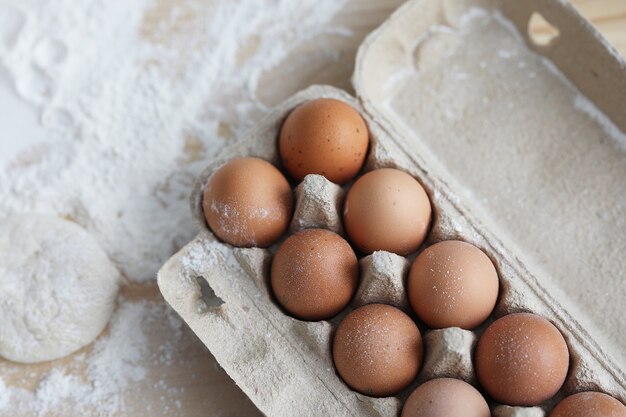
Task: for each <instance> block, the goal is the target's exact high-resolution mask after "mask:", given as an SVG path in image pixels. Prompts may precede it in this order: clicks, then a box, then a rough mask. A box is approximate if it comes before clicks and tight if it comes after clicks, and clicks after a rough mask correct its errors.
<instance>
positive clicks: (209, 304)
mask: <svg viewBox="0 0 626 417" xmlns="http://www.w3.org/2000/svg"><path fill="white" fill-rule="evenodd" d="M196 282H197V283H198V286H199V287H200V298H198V301H197V304H198V311H199V312H200V313H206V312H207V311H209V310H212V309H216V308H218V307H220V306H221V305H222V304H224V300H222V299H221V298H220V297H218V296H217V294H215V291H213V288H211V286H210V285H209V283H208V282H207V281H206V279H204V277H202V276H200V277H196Z"/></svg>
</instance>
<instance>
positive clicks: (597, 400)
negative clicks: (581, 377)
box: [550, 392, 626, 417]
mask: <svg viewBox="0 0 626 417" xmlns="http://www.w3.org/2000/svg"><path fill="white" fill-rule="evenodd" d="M550 417H626V407H625V406H624V404H622V403H621V402H619V401H618V400H616V399H615V398H613V397H611V396H610V395H607V394H603V393H601V392H579V393H578V394H574V395H570V396H569V397H567V398H564V399H563V400H561V402H559V403H558V404H557V405H556V407H554V409H553V410H552V412H551V413H550Z"/></svg>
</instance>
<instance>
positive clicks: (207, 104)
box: [0, 0, 349, 281]
mask: <svg viewBox="0 0 626 417" xmlns="http://www.w3.org/2000/svg"><path fill="white" fill-rule="evenodd" d="M37 3H41V4H37V5H36V6H35V5H31V6H29V5H28V4H22V3H21V2H17V1H16V2H9V3H8V4H6V3H3V4H2V5H0V16H3V18H2V19H3V20H6V21H7V22H6V25H5V26H3V27H2V29H0V40H1V41H0V72H6V75H5V78H6V77H8V78H9V81H10V84H11V86H12V87H11V88H12V90H13V92H14V93H17V94H19V96H20V97H21V98H22V99H23V100H25V101H27V102H28V103H30V104H31V105H32V106H34V107H35V108H36V111H37V112H38V113H39V119H40V122H41V124H42V125H43V126H44V127H45V128H46V129H47V131H48V137H47V138H46V139H47V140H45V141H43V143H38V144H34V145H31V146H27V147H26V149H23V150H22V151H21V152H18V153H17V155H16V157H15V158H13V159H12V160H11V161H10V162H9V163H8V165H7V167H0V195H2V196H3V198H2V200H1V201H0V214H8V213H14V212H31V211H37V212H47V213H55V214H58V215H60V216H69V217H70V218H72V219H73V220H75V221H76V222H78V223H79V224H81V225H82V226H83V227H85V228H86V229H87V230H89V231H90V232H91V233H92V234H93V235H94V236H95V237H96V238H97V239H98V241H99V243H100V244H101V245H102V246H103V247H104V248H105V250H106V251H107V252H108V254H109V256H110V257H111V258H112V259H113V260H114V262H115V263H116V264H117V266H118V267H119V268H120V269H121V270H122V271H123V272H124V274H125V275H126V276H127V277H128V278H129V279H130V280H132V281H137V280H140V281H142V280H151V279H154V276H155V273H156V271H157V270H158V268H159V267H160V266H161V265H162V264H163V263H164V261H165V260H167V259H168V258H169V256H170V255H171V254H172V253H173V252H175V251H176V250H177V249H178V248H180V247H181V246H182V245H183V244H185V243H187V242H188V241H189V240H190V239H191V238H192V237H193V235H194V232H195V229H194V226H193V224H192V221H191V217H190V215H189V209H188V204H187V196H188V194H189V191H190V189H191V184H192V182H193V179H194V177H195V176H196V174H197V173H198V172H199V171H200V170H201V169H202V168H203V167H204V164H205V163H206V161H208V160H210V158H211V157H212V156H213V155H214V154H215V153H216V152H217V151H218V150H219V149H220V148H221V147H223V146H224V145H225V144H227V143H228V140H229V139H232V138H234V137H237V136H239V135H240V134H241V133H242V132H243V131H245V130H246V129H248V128H250V127H251V126H253V125H254V124H255V122H256V121H258V120H259V118H260V117H262V116H263V115H264V113H265V112H266V111H267V108H266V107H265V105H264V104H263V103H262V102H261V101H259V100H258V99H257V96H256V94H257V93H256V92H257V88H258V85H257V83H258V82H259V81H258V80H259V79H260V78H262V74H264V73H266V71H267V70H268V69H271V68H273V67H274V66H276V65H278V64H280V63H281V62H282V60H283V59H284V58H285V57H286V56H287V55H288V54H289V53H290V52H291V51H292V50H293V49H294V48H297V47H298V46H299V45H301V44H302V43H303V42H307V41H308V40H310V39H313V38H315V37H316V36H320V35H321V34H324V33H332V34H333V36H349V32H346V31H345V30H344V31H342V30H339V28H335V29H333V30H331V29H330V28H328V27H326V25H327V24H328V22H329V21H330V19H331V18H332V17H333V16H334V14H335V13H336V12H337V11H338V10H339V9H340V8H341V6H342V4H343V2H341V1H335V0H323V1H308V2H289V1H270V0H245V1H241V2H237V3H234V2H211V3H208V4H207V3H206V2H194V1H190V2H182V1H181V3H180V6H178V7H173V8H171V10H168V9H167V8H166V7H165V6H164V4H163V2H159V1H156V0H137V1H132V2H121V3H120V2H111V1H100V0H90V1H73V0H49V1H47V2H37ZM167 12H169V17H168V18H167V19H165V20H164V21H163V22H160V25H158V28H157V29H154V26H155V25H154V24H153V23H152V22H153V21H154V20H155V19H157V17H158V16H160V15H162V14H163V13H167ZM0 22H1V20H0ZM180 45H186V46H187V47H184V48H180ZM317 59H319V57H318V58H317ZM312 61H313V62H312V63H315V62H314V61H315V59H312ZM316 64H317V63H316ZM281 65H289V61H287V62H286V63H283V64H281ZM3 67H4V70H3V69H2V68H3ZM0 75H1V74H0ZM274 82H275V83H277V85H278V84H280V83H281V80H280V79H277V80H275V81H274ZM279 87H280V86H279ZM294 87H299V86H294ZM1 104H2V103H0V105H1ZM7 110H10V109H7ZM24 129H27V127H24ZM9 131H12V130H9ZM12 132H13V135H14V136H11V137H3V138H2V142H3V144H2V145H0V153H2V152H3V151H4V150H5V148H7V149H9V150H11V149H14V148H16V147H17V148H18V149H20V148H19V146H20V145H19V144H20V142H21V140H22V139H21V135H20V134H19V132H15V131H14V130H13V131H12ZM27 132H28V130H27V131H26V132H25V133H27ZM2 168H4V169H2Z"/></svg>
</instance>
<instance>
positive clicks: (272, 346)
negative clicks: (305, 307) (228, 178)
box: [158, 0, 626, 417]
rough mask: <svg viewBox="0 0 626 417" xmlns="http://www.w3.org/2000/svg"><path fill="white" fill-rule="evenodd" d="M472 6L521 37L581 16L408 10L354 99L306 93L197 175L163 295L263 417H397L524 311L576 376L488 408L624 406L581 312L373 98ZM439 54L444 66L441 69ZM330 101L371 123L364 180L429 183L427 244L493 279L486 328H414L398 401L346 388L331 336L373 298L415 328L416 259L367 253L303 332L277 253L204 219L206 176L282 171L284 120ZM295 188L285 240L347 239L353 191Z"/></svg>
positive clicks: (498, 7) (373, 49)
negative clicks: (407, 376)
mask: <svg viewBox="0 0 626 417" xmlns="http://www.w3.org/2000/svg"><path fill="white" fill-rule="evenodd" d="M473 6H481V7H486V8H487V9H488V10H490V11H492V12H494V13H496V14H504V15H506V16H507V17H508V18H510V19H511V20H512V21H513V22H514V23H515V24H516V25H518V26H519V27H524V25H525V24H526V23H527V19H528V16H529V15H530V12H531V11H535V10H541V11H543V12H544V13H545V14H547V15H551V14H554V13H556V12H559V13H564V14H565V15H566V16H570V18H572V19H577V18H576V16H574V17H572V16H573V15H572V11H571V9H570V8H569V6H567V5H565V4H563V3H561V2H560V1H556V0H544V1H540V0H534V1H532V2H513V1H478V0H474V1H464V0H456V1H443V2H440V1H434V0H432V1H430V0H422V1H418V0H416V1H411V2H409V3H407V4H406V5H405V6H403V7H402V8H401V9H399V10H398V11H397V12H396V13H394V15H393V16H392V17H391V18H390V19H389V20H388V21H387V22H386V23H385V24H383V26H381V28H380V29H378V30H377V31H376V32H374V33H373V34H372V35H370V37H369V38H368V39H367V40H366V41H365V43H364V44H363V45H362V46H361V48H360V50H359V55H358V58H357V65H356V69H355V75H354V78H353V84H354V85H355V89H356V91H357V93H358V94H359V98H358V99H357V98H355V97H352V96H351V95H349V94H347V93H346V92H344V91H342V90H339V89H336V88H333V87H329V86H313V87H310V88H307V89H306V90H303V91H300V92H298V93H297V94H295V95H294V96H292V97H291V98H289V99H287V100H286V101H285V102H283V103H282V104H280V105H279V106H277V107H276V108H274V109H273V110H272V111H271V112H270V113H269V115H268V116H267V117H266V118H265V119H264V120H263V121H262V122H261V123H260V124H259V125H258V126H257V127H256V128H255V129H254V130H253V131H251V132H249V133H248V134H247V135H246V136H244V137H242V138H241V139H240V140H239V141H237V142H236V143H235V144H234V145H233V146H231V147H229V148H227V149H225V150H224V151H223V152H222V153H221V154H220V155H218V156H217V157H216V158H215V159H214V160H213V161H212V162H211V163H210V164H209V165H208V166H207V168H206V169H205V170H204V171H203V172H202V173H201V174H200V175H199V176H198V178H197V180H196V182H195V184H194V187H193V191H192V194H191V198H190V201H191V210H192V216H193V219H194V222H195V224H196V226H197V228H198V230H199V233H198V235H197V236H196V237H195V238H194V239H193V240H192V241H191V242H190V243H189V244H187V245H186V246H185V247H184V248H183V249H181V250H180V251H179V252H178V253H177V254H175V255H174V256H173V257H172V258H171V259H170V260H169V261H168V262H167V263H166V264H165V265H164V266H163V267H162V268H161V270H160V271H159V274H158V283H159V288H160V290H161V292H162V294H163V296H164V298H165V299H166V301H167V302H168V303H169V304H170V305H171V306H172V307H173V308H174V310H175V311H176V312H177V313H178V314H179V315H180V316H181V317H182V318H183V319H184V321H185V322H186V323H187V324H188V325H189V327H190V328H191V329H192V330H193V331H194V332H195V333H196V334H197V336H198V337H199V338H200V339H201V340H202V342H203V343H204V344H205V345H206V346H207V347H208V349H209V350H210V351H211V352H212V353H213V355H214V356H215V358H216V359H217V361H218V362H219V363H220V365H221V366H222V367H223V368H224V370H225V371H226V372H227V373H228V374H229V375H230V376H231V378H232V379H233V380H234V381H235V382H236V383H237V385H238V386H239V387H240V388H241V389H242V390H243V391H244V392H245V393H246V394H247V395H248V396H249V397H250V399H251V400H252V401H253V402H254V403H255V405H256V406H257V407H258V408H259V410H261V411H262V412H263V413H265V414H266V415H269V416H295V415H298V416H318V415H333V416H380V417H383V416H384V417H387V416H397V415H398V414H399V412H400V410H401V407H402V404H403V401H404V400H405V399H406V397H407V396H408V395H409V394H410V392H411V391H412V390H413V389H414V388H415V387H416V386H417V385H419V384H420V383H421V382H423V381H425V380H428V379H432V378H436V377H444V376H445V377H455V378H459V379H463V380H465V381H467V382H469V383H472V384H476V378H475V373H474V368H473V364H472V355H473V349H474V347H475V344H476V340H477V338H478V337H480V334H481V333H482V331H483V330H484V328H485V327H486V326H487V325H488V324H489V323H490V322H492V321H493V320H494V319H496V318H498V317H501V316H503V315H506V314H509V313H514V312H521V311H526V312H533V313H536V314H539V315H541V316H543V317H546V318H547V319H549V320H550V321H551V322H552V323H554V324H555V325H556V326H557V327H558V328H559V330H560V331H561V332H562V334H563V336H564V337H565V339H566V341H567V344H568V347H569V351H570V354H571V360H570V370H569V373H568V376H567V379H566V382H565V384H564V385H563V387H562V389H561V390H560V391H559V393H558V394H557V396H555V397H554V398H553V399H551V400H549V401H548V402H546V403H544V404H541V405H540V406H539V407H528V408H525V407H508V406H505V405H499V404H495V403H491V407H492V409H493V412H494V415H498V416H520V417H521V416H527V417H533V416H542V415H545V411H546V410H549V409H550V408H551V407H552V406H553V405H554V403H555V402H556V401H558V400H559V399H561V398H563V397H564V396H566V395H569V394H571V393H574V392H578V391H584V390H599V391H603V392H606V393H608V394H611V395H613V396H615V397H616V398H619V399H620V400H621V401H626V376H625V374H624V371H623V369H620V367H619V366H618V365H616V364H615V362H614V361H613V359H612V358H611V357H610V356H609V355H607V354H606V353H605V352H604V350H603V349H602V348H601V347H600V346H599V345H598V344H597V343H596V342H595V341H594V339H593V338H592V337H591V336H590V335H589V334H588V332H587V331H586V330H585V329H584V328H583V327H582V326H581V325H580V324H579V322H578V321H577V320H576V319H575V318H574V317H573V316H572V314H570V312H569V310H570V309H572V308H573V307H572V306H569V305H568V306H567V308H565V307H564V306H563V305H562V302H560V301H559V300H557V299H555V297H554V296H552V295H551V292H552V290H553V286H551V285H550V284H549V282H550V281H549V277H546V274H545V273H544V271H543V270H542V269H540V268H536V267H535V265H533V264H529V263H526V262H525V261H523V260H522V257H520V256H518V251H519V247H518V245H516V243H515V242H512V241H511V240H510V238H509V236H508V235H507V234H506V233H499V232H501V231H500V230H499V229H497V228H495V227H493V224H492V223H491V222H489V221H486V220H485V219H484V218H483V217H481V216H480V215H479V214H477V210H475V207H476V202H475V201H472V199H471V195H470V198H462V197H461V195H463V193H462V190H459V189H457V188H455V186H456V182H455V181H454V178H451V176H450V174H449V173H448V172H447V171H446V170H445V169H441V167H439V166H438V165H437V163H436V162H435V161H434V160H436V158H430V157H429V156H431V155H430V154H429V153H428V152H424V153H421V152H416V145H415V141H410V140H407V138H408V137H410V136H415V135H413V133H412V132H411V129H410V128H408V127H407V126H406V125H404V124H403V123H402V120H400V119H393V118H391V117H389V116H388V115H386V114H385V111H383V110H381V106H383V103H382V98H380V97H376V96H375V95H376V94H377V92H378V90H377V89H379V88H381V87H380V86H381V85H383V84H384V83H385V82H386V81H388V80H387V79H386V78H384V77H383V78H380V77H381V76H384V75H385V72H384V70H385V69H387V70H388V69H389V68H387V67H389V66H393V65H400V64H399V63H398V62H403V61H402V60H400V59H399V58H398V57H404V58H407V57H408V58H410V59H414V58H415V57H414V56H413V55H412V54H414V49H415V48H414V45H415V44H416V42H417V40H416V39H417V38H419V36H417V35H416V34H415V33H414V32H417V33H429V31H430V30H431V29H430V28H432V27H433V26H436V25H441V24H442V20H445V23H446V24H447V25H449V26H451V27H453V28H454V27H458V26H460V25H461V23H462V22H461V21H462V19H463V16H466V15H467V14H471V13H475V11H474V9H472V7H473ZM574 22H575V23H576V22H578V21H577V20H574ZM408 27H410V28H411V29H410V30H409V29H407V28H408ZM585 41H586V42H591V40H589V39H586V40H585ZM596 41H597V40H596ZM447 42H448V41H445V42H443V43H440V42H439V41H437V42H436V43H435V45H433V46H432V48H434V49H435V50H436V51H439V52H441V50H443V49H446V48H447V46H449V45H448V44H447ZM407 45H412V46H410V47H409V46H407ZM405 49H406V50H405ZM394 50H395V52H396V53H397V56H396V55H394V54H393V51H394ZM439 52H438V53H437V54H435V56H437V57H439V58H440V59H444V58H445V56H443V55H439ZM605 58H606V57H605ZM415 59H416V58H415ZM370 61H375V62H376V64H373V63H372V62H370ZM431 65H432V64H431ZM537 65H539V64H537ZM537 70H538V69H537ZM396 71H397V69H396ZM397 72H399V71H397ZM555 82H556V81H555ZM559 82H560V81H559ZM495 94H496V96H497V93H495ZM321 97H325V98H335V99H338V100H342V101H344V102H346V103H348V104H350V105H352V106H353V107H354V108H356V109H357V110H358V111H359V112H360V113H361V115H362V116H363V118H364V119H365V121H366V123H367V125H368V128H369V132H370V150H369V154H368V158H367V161H366V164H365V167H364V172H367V171H370V170H373V169H377V168H383V167H392V168H397V169H401V170H403V171H406V172H408V173H410V174H411V175H413V176H414V177H415V178H417V179H418V180H419V181H420V182H421V183H422V185H423V186H424V188H425V189H426V191H427V192H428V195H429V197H430V200H431V203H432V206H433V221H432V226H431V231H430V233H429V235H428V238H427V241H426V242H425V245H424V246H428V245H431V244H433V243H436V242H439V241H442V240H449V239H460V240H464V241H467V242H470V243H472V244H474V245H476V246H477V247H479V248H481V249H482V250H483V251H484V252H485V253H486V254H488V255H489V256H490V258H491V259H492V261H493V262H494V264H495V265H496V268H497V270H498V275H499V279H500V294H499V298H498V303H497V305H496V309H495V310H494V313H493V314H492V316H491V317H490V319H489V320H488V321H487V322H486V323H485V324H483V325H482V326H481V327H479V328H478V329H476V330H474V331H468V330H463V329H459V328H448V329H440V330H428V329H425V328H424V327H423V326H422V325H421V324H420V323H419V320H416V321H417V323H418V326H420V330H421V332H422V335H423V340H424V344H425V358H424V362H423V365H422V368H421V370H420V373H419V375H418V378H417V380H416V381H415V382H414V383H413V384H412V385H411V386H410V387H408V388H406V389H405V390H403V391H402V392H401V393H399V394H398V395H397V396H394V397H388V398H372V397H368V396H366V395H362V394H359V393H357V392H355V391H353V390H351V389H350V388H349V387H348V386H347V385H346V384H345V383H344V382H343V381H342V380H341V378H340V377H339V376H338V374H337V373H336V371H335V369H334V366H333V362H332V357H331V344H332V335H333V331H334V330H335V329H336V326H337V324H338V322H339V321H340V320H341V318H343V317H345V314H347V313H348V312H349V311H351V310H352V309H354V308H356V307H358V306H360V305H364V304H368V303H373V302H382V303H385V304H391V305H395V306H397V307H398V308H400V309H402V310H404V311H405V312H407V313H409V314H410V315H411V316H412V317H413V318H414V319H415V316H414V315H413V314H412V312H411V311H410V309H409V308H408V303H407V297H406V293H405V285H404V284H405V281H406V276H407V272H408V267H409V264H410V261H411V260H412V256H409V257H408V258H407V257H402V256H398V255H395V254H391V253H387V252H383V251H381V252H375V253H373V254H371V255H369V256H364V257H361V258H360V260H359V265H360V284H359V287H358V289H357V292H356V295H355V297H354V299H353V300H352V302H351V304H350V306H349V307H348V308H347V309H346V310H345V311H344V312H342V313H340V314H339V315H338V316H337V317H335V318H333V319H332V320H330V321H319V322H306V321H301V320H298V319H295V318H293V317H290V316H289V315H288V314H286V313H285V312H284V311H283V310H282V309H281V308H280V306H279V305H278V304H277V303H276V302H275V300H274V298H273V295H272V291H271V287H270V285H269V267H270V264H271V258H272V254H273V253H275V251H276V249H277V246H278V245H274V246H273V247H270V248H268V249H262V248H235V247H232V246H230V245H228V244H226V243H222V242H220V241H219V240H218V239H217V238H216V237H215V236H214V235H213V234H212V233H211V231H210V230H209V228H208V227H207V225H206V222H205V220H204V215H203V211H202V194H203V189H204V186H205V185H206V183H207V181H208V179H209V177H210V176H211V174H212V173H213V172H214V171H215V170H216V169H217V168H219V167H220V166H221V165H223V164H224V163H226V162H228V161H230V160H231V159H233V158H237V157H244V156H254V157H258V158H262V159H264V160H267V161H269V162H270V163H272V164H274V165H276V166H277V167H278V168H279V169H280V168H281V166H280V162H279V157H278V154H277V145H276V140H277V137H278V133H279V131H280V127H281V125H282V122H283V121H284V119H285V117H286V116H287V115H288V114H289V113H290V112H291V111H292V110H293V109H294V108H295V107H297V106H298V105H300V104H302V103H304V102H306V101H308V100H311V99H315V98H321ZM417 99H418V97H416V100H417ZM520 100H523V98H520ZM451 105H452V104H451ZM503 123H505V122H503ZM494 175H496V173H494ZM293 186H294V189H295V201H296V203H295V210H294V217H293V220H292V223H291V226H290V233H293V232H295V231H298V230H301V229H303V228H310V227H320V228H326V229H329V230H332V231H334V232H336V233H339V234H343V228H342V225H341V206H342V201H343V198H344V195H345V191H346V190H347V188H348V187H349V186H348V187H340V186H338V185H336V184H333V183H331V182H329V181H328V180H326V179H325V178H323V177H321V176H317V175H309V176H307V177H306V178H305V179H304V181H303V182H302V183H300V184H293ZM424 246H423V247H424ZM423 247H422V248H420V250H421V249H423ZM418 252H419V251H418ZM413 255H415V254H413Z"/></svg>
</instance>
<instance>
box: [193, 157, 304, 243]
mask: <svg viewBox="0 0 626 417" xmlns="http://www.w3.org/2000/svg"><path fill="white" fill-rule="evenodd" d="M202 206H203V210H204V217H205V219H206V221H207V223H208V225H209V227H210V228H211V230H212V231H213V233H215V235H216V236H217V237H218V238H220V239H221V240H223V241H224V242H226V243H230V244H231V245H233V246H241V247H251V246H260V247H265V246H269V245H271V244H272V243H274V242H276V241H277V240H278V239H279V238H280V237H281V235H282V234H283V233H285V231H286V230H287V226H288V225H289V221H290V220H291V212H292V208H293V194H292V191H291V188H290V186H289V183H288V182H287V179H286V178H285V176H284V175H283V174H282V173H281V172H280V171H279V170H278V169H276V167H274V166H273V165H272V164H270V163H269V162H267V161H264V160H262V159H258V158H240V159H234V160H232V161H230V162H228V163H226V164H225V165H223V166H222V167H220V168H219V169H218V170H217V171H215V172H214V173H213V175H211V178H210V179H209V182H208V184H207V185H206V187H205V188H204V196H203V201H202Z"/></svg>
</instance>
